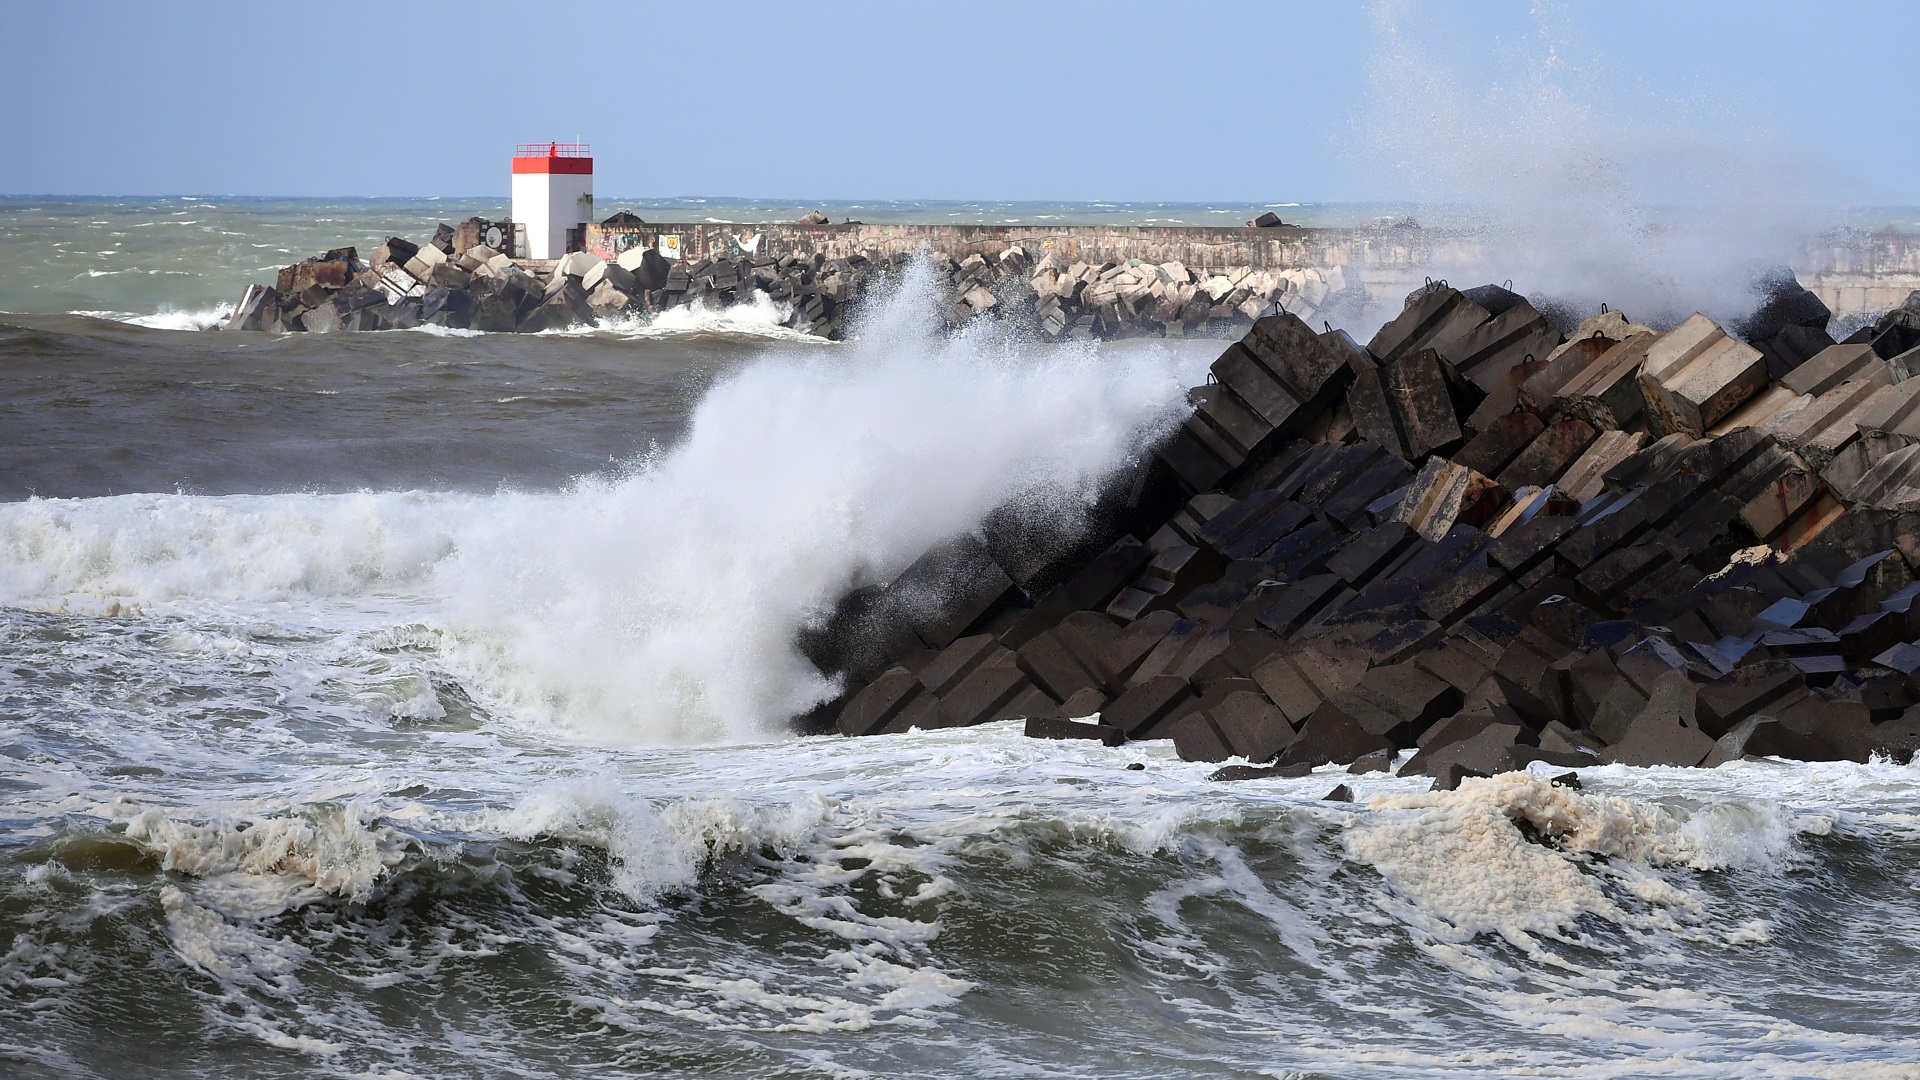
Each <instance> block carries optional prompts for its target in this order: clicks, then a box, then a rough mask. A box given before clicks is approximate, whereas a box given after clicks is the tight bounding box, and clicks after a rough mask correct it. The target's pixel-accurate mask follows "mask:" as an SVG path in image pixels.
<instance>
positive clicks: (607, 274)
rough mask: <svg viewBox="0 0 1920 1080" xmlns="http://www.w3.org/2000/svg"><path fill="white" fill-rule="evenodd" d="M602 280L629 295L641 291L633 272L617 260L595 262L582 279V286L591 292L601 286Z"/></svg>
mask: <svg viewBox="0 0 1920 1080" xmlns="http://www.w3.org/2000/svg"><path fill="white" fill-rule="evenodd" d="M601 282H606V283H608V284H610V285H612V286H613V287H614V288H616V289H619V290H620V291H621V292H623V293H627V294H628V295H632V294H633V293H635V292H638V291H639V286H638V285H637V284H636V283H635V281H634V278H633V274H632V273H631V272H629V271H628V270H627V269H626V268H625V267H623V266H621V265H620V264H619V263H617V262H602V263H595V264H594V265H593V268H592V269H590V270H588V271H587V272H586V275H585V276H583V277H582V278H581V279H580V287H581V288H583V289H585V290H587V291H588V292H589V293H591V292H592V291H593V290H594V289H596V288H599V287H600V283H601Z"/></svg>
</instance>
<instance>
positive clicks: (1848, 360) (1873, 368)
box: [1780, 345, 1894, 397]
mask: <svg viewBox="0 0 1920 1080" xmlns="http://www.w3.org/2000/svg"><path fill="white" fill-rule="evenodd" d="M1893 381H1894V380H1893V373H1892V371H1891V370H1890V369H1889V368H1888V367H1887V363H1886V361H1884V360H1882V359H1880V357H1879V356H1877V355H1876V354H1875V353H1874V351H1873V346H1871V345H1834V346H1830V347H1828V348H1826V349H1822V350H1821V351H1820V352H1818V353H1816V354H1814V356H1813V358H1812V359H1810V360H1808V361H1807V362H1806V363H1804V364H1802V365H1800V366H1799V367H1797V368H1795V369H1794V370H1792V371H1790V372H1788V373H1787V374H1786V375H1784V376H1782V377H1781V379H1780V385H1782V386H1784V387H1786V388H1787V389H1789V390H1792V391H1793V392H1794V393H1796V394H1812V395H1814V396H1816V397H1817V396H1819V395H1821V394H1824V393H1826V392H1827V391H1829V390H1831V389H1833V388H1834V387H1836V386H1839V385H1840V384H1841V383H1843V382H1869V383H1872V384H1874V385H1876V386H1891V385H1892V384H1893Z"/></svg>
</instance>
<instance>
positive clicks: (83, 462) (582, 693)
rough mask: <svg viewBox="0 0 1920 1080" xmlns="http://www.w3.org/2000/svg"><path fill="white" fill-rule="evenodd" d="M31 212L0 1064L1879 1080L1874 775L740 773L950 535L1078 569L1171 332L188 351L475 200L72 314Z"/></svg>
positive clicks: (1913, 851)
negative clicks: (1045, 545) (1017, 543)
mask: <svg viewBox="0 0 1920 1080" xmlns="http://www.w3.org/2000/svg"><path fill="white" fill-rule="evenodd" d="M106 202H110V200H102V201H100V203H99V204H96V203H93V202H89V203H88V204H86V205H88V206H90V207H97V205H104V203H106ZM12 205H13V204H9V206H10V207H11V206H12ZM21 205H33V206H36V207H38V209H35V210H33V211H32V212H31V213H28V212H27V211H24V210H22V211H20V214H19V216H14V214H13V211H12V210H11V209H10V210H9V211H8V216H7V217H6V218H5V219H4V220H6V221H8V222H9V224H8V226H7V227H8V228H9V229H11V230H15V231H13V232H10V233H9V234H8V238H7V240H6V248H5V250H6V251H7V252H8V253H9V255H10V256H12V257H11V258H10V259H9V260H8V262H9V265H8V267H7V268H6V269H5V270H4V271H0V272H3V273H4V274H6V275H7V276H6V277H5V279H4V281H5V285H4V289H5V290H6V291H5V292H4V296H5V297H6V300H5V302H4V303H0V308H6V309H8V310H9V311H11V312H13V313H11V314H7V315H4V316H0V500H4V501H0V1074H4V1075H6V1076H10V1077H11V1076H20V1077H33V1078H40V1077H95V1076H97V1077H128V1076H137V1077H172V1076H180V1077H187V1076H193V1077H200V1076H215V1077H226V1076H231V1077H259V1076H288V1077H293V1076H300V1077H308V1076H339V1077H396V1078H397V1077H436V1078H437V1077H481V1076H486V1077H495V1076H525V1077H548V1076H579V1075H593V1076H643V1075H664V1076H713V1077H738V1076H765V1077H904V1076H929V1077H931V1076H942V1077H944V1076H955V1075H960V1076H993V1077H1001V1076H1005V1077H1028V1076H1073V1077H1080V1076H1084V1077H1114V1076H1121V1077H1166V1076H1231V1077H1255V1076H1272V1077H1376V1076H1389V1077H1429V1076H1459V1075H1480V1076H1499V1077H1505V1076H1513V1075H1533V1076H1554V1077H1615V1076H1661V1077H1670V1076H1703V1077H1721V1076H1778V1077H1805V1076H1831V1077H1862V1076H1864V1077H1875V1076H1885V1077H1912V1076H1920V1009H1916V1008H1915V1007H1914V1004H1913V1003H1914V1002H1915V1001H1916V1000H1920V923H1916V920H1915V918H1914V911H1915V905H1916V902H1920V767H1910V766H1897V765H1892V764H1887V763H1876V764H1870V765H1852V764H1823V765H1801V764H1792V763H1784V762H1771V761H1760V762H1744V763H1739V764H1734V765H1730V766H1727V767H1724V768H1721V769H1717V770H1711V771H1689V770H1668V769H1633V768H1625V767H1604V768H1594V769H1586V770H1582V771H1581V780H1582V782H1583V785H1584V787H1583V788H1582V789H1581V790H1579V791H1574V790H1570V789H1567V788H1562V787H1556V786H1554V785H1552V784H1550V783H1549V782H1547V780H1546V779H1545V778H1544V777H1520V776H1510V777H1504V778H1497V779H1495V780H1491V781H1476V782H1470V783H1469V784H1467V785H1466V786H1465V787H1463V788H1462V790H1460V791H1459V792H1454V793H1447V794H1428V793H1426V792H1425V790H1424V789H1425V787H1426V786H1427V785H1426V783H1425V782H1424V781H1421V780H1417V779H1412V778H1409V779H1405V780H1402V779H1398V778H1394V777H1391V776H1385V775H1380V774H1373V775H1367V776H1360V777H1348V776H1346V775H1345V774H1344V773H1340V772H1339V771H1338V770H1333V769H1326V770H1321V771H1320V772H1318V773H1316V774H1314V775H1312V776H1309V777H1304V778H1300V779H1293V780H1270V781H1259V782H1249V783H1243V784H1216V783H1210V782H1208V781H1207V780H1206V779H1205V776H1206V774H1207V773H1208V772H1210V771H1211V769H1212V767H1211V766H1206V765H1195V764H1187V763H1183V762H1180V761H1178V760H1177V759H1176V758H1174V756H1173V755H1172V753H1171V749H1170V747H1167V746H1164V745H1158V744H1143V745H1135V746H1129V747H1120V748H1103V747H1095V746H1081V745H1067V744H1059V743H1043V742H1036V741H1032V740H1027V739H1025V738H1023V737H1022V736H1021V735H1020V733H1019V731H1018V728H1017V726H1015V725H989V726H987V727H983V728H976V729H969V730H963V731H940V732H928V733H917V734H913V735H907V736H899V737H889V738H876V739H863V740H843V739H837V738H825V739H802V738H795V737H792V736H789V735H787V734H786V733H785V729H784V726H783V723H782V721H783V719H784V717H786V716H788V715H791V714H792V713H793V712H794V711H796V710H798V709H801V708H804V707H805V706H806V705H807V704H808V703H809V702H811V701H814V700H817V699H819V698H820V697H821V696H823V695H825V694H827V693H830V692H831V691H832V687H831V686H830V685H829V684H828V683H827V682H826V680H824V679H823V677H822V676H821V675H820V673H819V672H817V671H814V670H812V669H811V668H810V667H809V666H808V665H807V664H806V662H805V661H804V659H802V658H801V657H800V656H799V655H798V654H797V652H795V650H794V649H793V646H792V641H793V636H794V634H795V633H796V632H797V631H798V630H799V629H800V628H801V627H802V626H804V625H806V624H807V622H808V621H809V620H810V619H813V618H817V617H818V616H819V614H820V613H821V612H822V611H823V610H824V609H825V608H826V607H828V606H829V605H830V604H831V603H832V601H833V599H834V598H835V597H836V596H837V595H838V594H839V593H840V592H841V591H842V590H844V589H845V588H847V587H849V586H852V585H857V584H859V583H861V582H864V581H870V580H881V579H885V578H886V577H888V576H890V575H891V574H892V573H895V572H897V571H898V570H899V569H900V568H902V567H903V566H904V565H906V563H907V562H909V561H910V560H911V559H912V558H913V557H914V556H916V555H917V554H918V553H919V552H920V550H922V549H923V548H924V547H925V546H926V544H928V543H930V542H932V541H933V540H936V539H939V538H941V537H943V536H948V535H952V534H955V533H958V532H961V531H964V530H966V529H968V528H970V527H972V526H973V524H974V523H976V522H977V521H978V520H979V518H980V517H981V516H982V515H983V514H985V513H986V512H987V511H988V510H990V509H992V508H994V507H996V506H1000V505H1003V504H1006V503H1009V502H1018V503H1020V504H1021V505H1023V506H1025V507H1027V508H1028V509H1029V510H1031V511H1032V512H1034V513H1036V514H1041V515H1044V516H1045V517H1046V519H1047V520H1048V521H1050V522H1052V523H1053V524H1054V525H1055V527H1057V528H1058V529H1059V530H1061V531H1062V532H1063V533H1070V532H1072V531H1073V529H1074V528H1075V527H1076V525H1077V523H1078V522H1079V521H1081V520H1082V515H1084V513H1085V512H1086V509H1087V507H1088V504H1089V502H1090V500H1091V499H1092V497H1093V494H1094V492H1095V491H1096V490H1097V489H1098V486H1099V482H1100V480H1101V478H1102V477H1103V476H1105V475H1107V474H1108V473H1109V472H1110V471H1111V470H1113V469H1115V468H1117V467H1119V466H1121V465H1122V464H1124V463H1125V462H1126V461H1127V460H1128V459H1129V458H1130V457H1132V456H1134V455H1137V454H1139V453H1141V452H1142V447H1144V446H1145V445H1147V444H1148V443H1149V442H1150V441H1151V439H1152V437H1153V436H1154V434H1155V433H1156V432H1158V431H1160V430H1162V429H1164V427H1165V426H1166V425H1168V424H1170V423H1174V422H1177V420H1178V419H1179V416H1180V410H1181V408H1182V405H1181V402H1182V400H1183V398H1182V391H1183V389H1184V388H1185V387H1186V386H1188V385H1190V384H1192V383H1194V382H1196V381H1198V380H1200V379H1201V378H1203V377H1204V374H1203V373H1204V368H1205V365H1206V364H1207V363H1208V362H1209V361H1210V360H1211V359H1212V357H1213V355H1214V353H1215V352H1217V349H1218V343H1217V342H1216V343H1208V342H1178V341H1173V342H1143V341H1129V342H1119V343H1109V344H1092V343H1087V344H1080V345H1071V346H1047V347H1042V346H1036V345H1033V344H1031V343H1027V342H1023V341H1021V340H1018V339H1015V338H1008V337H1004V336H1001V335H999V334H996V333H995V332H993V331H992V330H991V328H981V329H978V330H974V331H970V332H968V333H966V334H962V335H959V336H943V335H941V334H939V333H938V332H936V330H935V325H936V323H937V317H936V315H935V305H934V302H933V296H932V288H931V283H930V282H929V280H928V279H927V278H926V277H925V276H923V275H911V274H910V275H908V277H907V278H905V279H904V280H901V281H898V282H895V283H894V284H893V285H892V286H891V287H890V290H889V297H890V298H889V299H888V300H887V301H886V302H885V303H882V304H878V305H875V306H874V308H873V309H872V310H871V311H870V313H869V315H868V316H867V317H866V319H865V321H864V322H863V323H861V324H860V325H859V326H858V327H857V328H856V333H855V335H854V339H853V340H851V341H848V342H844V343H831V344H830V343H822V342H818V341H814V340H811V339H807V338H803V337H800V336H798V335H793V334H789V333H786V332H784V331H782V330H780V329H778V327H777V319H776V318H771V317H769V315H768V313H767V312H766V311H765V310H764V308H763V307H762V306H760V305H754V304H749V305H743V306H742V307H741V308H738V309H734V310H731V311H701V312H690V313H684V314H681V315H678V316H676V317H675V318H674V319H672V320H667V321H663V322H661V323H651V324H648V323H640V322H634V323H624V324H620V325H617V326H612V327H607V328H604V329H602V330H598V331H594V332H591V333H577V334H569V335H541V336H534V337H518V336H511V335H501V336H486V335H480V336H466V335H462V336H444V335H434V334H428V333H423V332H399V333H391V334H368V335H336V336H330V337H317V338H311V339H307V338H298V337H289V338H284V339H272V338H267V337H261V336H253V335H238V334H233V335H229V334H215V333H195V332H189V331H186V330H183V329H168V328H164V326H156V325H152V324H155V323H163V322H166V321H167V319H166V318H156V316H162V314H163V313H164V312H171V313H173V317H172V318H173V321H172V322H171V323H170V325H173V326H185V325H192V324H193V322H194V321H196V320H198V319H199V318H200V315H199V313H201V312H205V311H208V310H210V309H211V305H213V304H215V303H217V302H218V301H219V300H220V299H222V298H224V297H226V296H228V295H230V294H231V293H232V292H235V291H237V290H235V289H233V288H232V287H231V286H232V284H233V283H234V282H236V281H244V280H247V279H248V278H249V276H250V275H255V274H257V273H260V272H264V271H262V270H261V269H260V268H266V267H269V266H270V265H278V263H279V262H282V261H285V258H286V255H285V253H283V252H282V251H281V250H280V249H282V248H288V249H291V250H292V251H293V252H295V253H299V252H305V251H306V250H307V249H313V250H319V249H320V248H323V247H328V246H333V244H335V243H339V242H356V241H357V242H362V243H367V242H371V241H377V239H378V238H379V237H380V236H381V235H384V234H385V233H386V232H389V231H395V232H406V231H412V232H418V231H420V226H423V225H426V224H430V223H431V222H433V221H435V220H444V219H447V218H456V219H457V218H458V217H464V216H466V214H467V213H472V212H485V208H484V207H479V206H475V207H466V206H464V205H463V206H462V207H461V208H460V209H458V210H457V211H452V212H445V213H443V212H441V211H440V210H438V209H436V206H435V204H431V203H425V202H422V203H419V204H408V205H410V206H412V209H409V210H405V211H402V210H401V209H399V208H398V207H395V206H386V207H381V206H376V205H373V204H368V205H366V206H361V207H359V208H358V209H356V210H353V211H351V213H354V214H358V215H359V216H357V217H351V218H349V219H343V221H344V223H336V222H327V223H321V222H318V221H317V220H316V219H317V218H318V217H319V216H322V215H320V214H318V213H317V212H316V211H315V210H314V208H313V207H311V206H301V207H297V208H293V209H288V208H286V207H285V206H280V207H279V208H278V209H276V208H274V206H271V205H265V204H256V205H251V206H247V207H242V209H240V210H233V209H232V208H231V207H220V208H216V209H215V210H209V211H206V214H207V215H208V216H206V217H202V218H196V219H195V221H196V224H192V225H186V224H182V223H166V224H164V227H165V228H167V229H170V230H174V231H175V234H176V235H178V236H182V237H187V238H188V241H190V243H191V244H192V245H199V246H197V247H194V248H193V250H194V251H197V252H199V254H200V255H201V256H202V257H203V258H202V261H200V262H194V261H192V260H191V259H188V258H187V257H186V256H185V255H179V256H178V257H179V258H180V260H181V261H180V262H178V263H177V264H173V263H169V262H168V261H167V260H169V259H172V258H174V257H175V255H174V254H170V252H174V251H175V250H176V249H178V248H180V247H182V246H183V245H186V244H187V243H188V241H181V242H180V243H177V244H175V243H170V242H166V241H152V242H148V241H145V240H140V241H138V243H140V244H149V243H150V246H142V247H138V248H136V247H135V246H134V241H132V240H129V243H128V246H127V247H126V248H124V249H121V250H127V251H137V252H138V253H139V255H138V258H137V259H134V260H133V261H134V262H136V263H138V264H139V265H143V266H146V267H148V268H150V269H160V270H165V268H166V267H167V266H169V265H178V266H179V267H180V273H179V274H177V275H175V274H172V273H167V272H162V273H152V274H145V273H143V274H140V275H131V274H128V275H116V276H115V277H111V278H109V277H89V278H86V279H85V281H83V282H82V281H76V280H73V279H63V280H66V282H67V283H66V284H64V285H60V286H59V289H66V290H68V291H66V292H61V291H58V290H57V289H55V290H53V291H35V290H36V289H38V288H39V287H38V286H36V285H33V284H31V282H33V281H51V280H53V279H54V278H56V277H57V276H58V275H56V274H54V273H52V272H50V271H48V270H47V269H46V268H48V267H59V268H62V269H65V268H68V267H71V266H78V265H82V264H83V263H85V261H86V259H87V258H92V257H93V256H86V257H83V256H82V255H81V254H79V253H80V252H81V251H82V248H83V247H84V246H85V238H84V237H82V236H81V235H80V233H81V232H82V231H84V230H87V229H92V228H95V227H94V226H91V225H87V226H77V225H72V224H70V223H69V224H65V225H61V224H57V223H50V222H53V220H54V218H55V217H56V216H57V214H59V213H67V212H68V211H66V210H60V211H52V210H48V209H47V207H46V206H43V205H41V204H35V203H22V204H21ZM49 205H50V204H49ZM72 205H77V204H72ZM155 207H164V208H166V209H165V214H164V216H166V217H169V218H171V217H174V216H177V215H175V214H174V211H175V210H178V209H181V208H182V207H181V206H180V205H179V204H178V202H177V201H176V202H174V203H168V204H163V203H159V202H155V201H153V200H147V201H145V202H141V201H137V200H128V201H125V203H124V211H123V212H120V216H119V217H118V218H117V220H119V221H120V223H121V224H122V225H124V226H126V228H125V229H124V230H123V231H126V232H128V233H130V234H133V235H135V236H144V235H146V234H147V233H151V232H152V230H154V229H160V228H162V227H163V224H161V223H156V224H153V225H150V226H148V227H146V228H145V229H144V230H136V226H137V224H138V222H139V221H141V220H156V219H157V217H158V216H161V215H156V214H155V213H154V208H155ZM96 212H97V214H98V216H97V217H92V218H88V219H87V220H88V221H94V220H108V221H113V220H116V218H115V216H114V215H110V214H108V213H107V212H106V211H105V210H104V209H97V210H96ZM195 212H199V211H195ZM341 213H342V214H347V213H349V211H346V210H342V211H341ZM836 213H837V211H836ZM143 214H144V215H146V217H145V218H143V217H142V215H143ZM34 215H39V216H38V217H35V216H34ZM221 215H224V216H221ZM187 216H192V215H191V214H189V215H187ZM869 219H870V220H871V219H872V218H869ZM202 223H214V224H216V226H217V230H226V231H230V232H232V233H234V234H236V235H234V236H231V237H226V238H224V239H208V238H207V237H209V236H212V235H213V234H208V233H195V232H194V231H195V230H198V229H199V228H200V225H201V224H202ZM36 230H38V231H36ZM330 230H331V231H330ZM154 235H164V234H154ZM22 237H29V238H30V239H22ZM49 237H52V238H65V240H66V242H65V244H64V249H69V250H67V251H66V253H51V252H48V251H46V250H44V249H45V248H46V247H49V246H52V245H51V244H50V243H49V242H48V240H47V238H49ZM255 244H266V245H273V246H272V247H271V248H268V247H254V246H253V245H255ZM104 249H105V245H104V244H103V245H100V247H99V248H96V249H95V250H104ZM222 250H230V252H231V255H230V257H229V256H227V255H220V254H219V252H220V251H222ZM63 260H65V261H63ZM22 266H26V267H38V268H39V269H38V270H35V271H31V272H30V271H28V270H22V269H20V268H21V267H22ZM122 278H124V280H120V279H122ZM23 282H26V283H27V284H22V283H23ZM49 288H50V289H52V287H51V286H49ZM87 313H93V314H87ZM101 313H111V314H101ZM181 313H185V317H179V316H181ZM773 314H774V315H777V312H774V313H773ZM1134 765H1139V766H1143V767H1142V768H1139V769H1133V768H1131V766H1134ZM1343 782H1344V783H1348V784H1350V785H1351V787H1352V788H1353V790H1354V793H1355V796H1356V801H1355V802H1353V803H1330V802H1326V801H1323V796H1325V795H1326V794H1327V793H1328V791H1329V790H1330V789H1332V788H1333V787H1334V786H1335V785H1336V784H1339V783H1343Z"/></svg>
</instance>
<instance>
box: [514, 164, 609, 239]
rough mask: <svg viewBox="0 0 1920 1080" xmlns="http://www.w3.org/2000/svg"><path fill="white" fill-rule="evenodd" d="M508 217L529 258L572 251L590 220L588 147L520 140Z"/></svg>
mask: <svg viewBox="0 0 1920 1080" xmlns="http://www.w3.org/2000/svg"><path fill="white" fill-rule="evenodd" d="M513 220H514V221H516V222H518V223H519V224H521V225H523V226H525V227H526V230H527V250H526V251H524V252H521V253H520V254H521V255H522V256H523V257H525V258H530V259H557V258H559V257H560V256H562V255H565V254H566V253H567V252H569V251H576V250H578V249H579V248H580V247H581V246H582V243H583V241H584V240H585V238H586V225H587V222H589V221H592V220H593V150H592V148H591V147H589V146H587V144H585V143H521V144H520V145H519V146H517V147H515V148H514V151H513Z"/></svg>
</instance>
